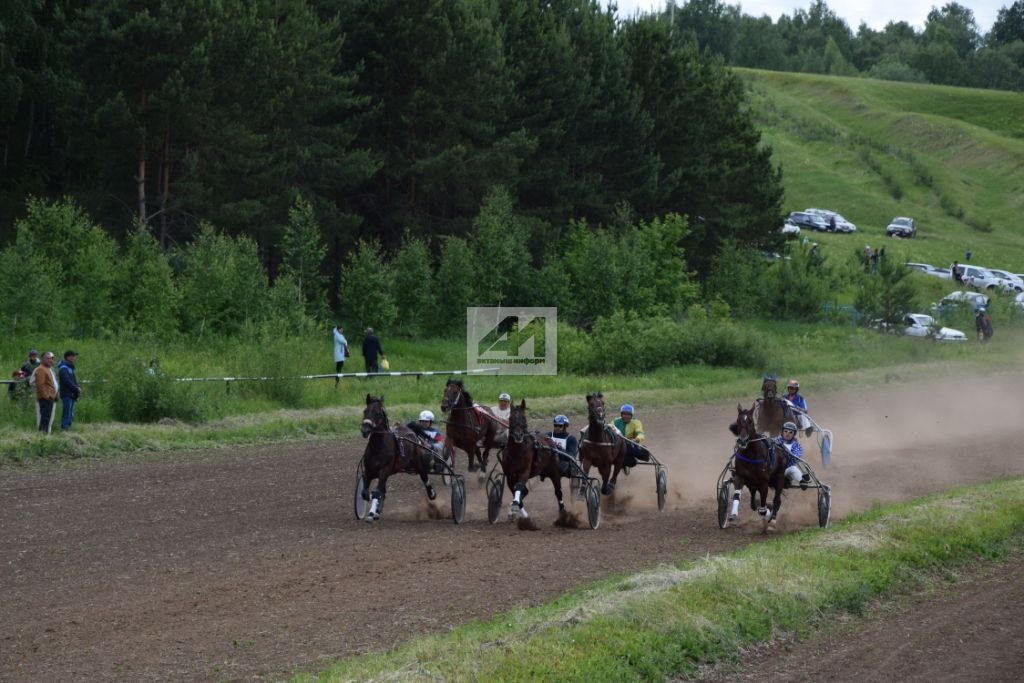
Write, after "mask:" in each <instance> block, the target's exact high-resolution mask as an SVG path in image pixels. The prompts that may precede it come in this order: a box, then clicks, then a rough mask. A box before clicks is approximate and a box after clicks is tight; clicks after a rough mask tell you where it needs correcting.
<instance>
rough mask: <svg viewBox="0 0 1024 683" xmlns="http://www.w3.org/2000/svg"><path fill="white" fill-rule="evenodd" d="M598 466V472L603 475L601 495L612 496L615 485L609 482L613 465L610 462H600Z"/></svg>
mask: <svg viewBox="0 0 1024 683" xmlns="http://www.w3.org/2000/svg"><path fill="white" fill-rule="evenodd" d="M596 464H597V471H598V472H600V473H601V494H602V495H605V496H610V495H611V494H612V491H614V490H615V485H614V484H611V483H609V481H608V479H609V478H611V474H612V465H611V463H610V462H599V463H596Z"/></svg>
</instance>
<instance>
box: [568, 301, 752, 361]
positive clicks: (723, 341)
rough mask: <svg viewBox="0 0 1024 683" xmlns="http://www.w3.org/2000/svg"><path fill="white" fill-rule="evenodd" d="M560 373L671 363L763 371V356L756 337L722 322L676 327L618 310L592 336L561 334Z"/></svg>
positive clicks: (600, 321) (599, 323) (671, 322)
mask: <svg viewBox="0 0 1024 683" xmlns="http://www.w3.org/2000/svg"><path fill="white" fill-rule="evenodd" d="M558 363H559V369H564V370H567V371H569V372H577V373H602V372H604V373H616V372H621V373H630V372H643V371H646V370H649V369H651V368H657V367H662V366H671V365H692V364H698V365H713V366H735V367H764V366H765V365H766V364H767V353H766V352H765V349H764V347H763V343H762V342H761V341H760V340H759V339H758V338H757V337H756V335H755V334H753V333H751V332H748V331H745V330H743V329H742V328H740V327H737V326H735V325H732V324H731V323H728V322H724V321H709V320H706V319H694V320H688V321H686V322H684V323H678V322H675V321H674V320H671V319H670V318H666V317H654V318H640V317H637V316H633V315H626V314H624V313H621V312H618V313H615V314H613V315H611V316H609V317H606V318H600V319H598V320H597V322H596V323H595V324H594V329H593V331H592V332H591V333H590V334H587V333H584V332H580V331H575V330H571V329H565V330H562V329H560V330H559V337H558Z"/></svg>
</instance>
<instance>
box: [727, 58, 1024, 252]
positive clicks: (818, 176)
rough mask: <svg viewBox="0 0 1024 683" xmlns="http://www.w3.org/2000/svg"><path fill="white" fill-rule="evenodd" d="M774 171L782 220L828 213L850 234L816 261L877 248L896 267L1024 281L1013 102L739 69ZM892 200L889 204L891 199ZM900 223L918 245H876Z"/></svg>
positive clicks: (1023, 153)
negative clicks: (972, 268)
mask: <svg viewBox="0 0 1024 683" xmlns="http://www.w3.org/2000/svg"><path fill="white" fill-rule="evenodd" d="M737 72H738V73H739V74H740V76H741V77H742V78H744V79H745V80H746V81H747V83H748V86H749V89H750V93H751V99H752V101H751V106H752V110H753V112H754V115H755V118H756V120H757V121H758V124H759V125H760V126H761V128H762V130H763V133H764V140H765V142H766V143H768V144H770V145H771V146H772V147H773V149H774V152H775V160H776V162H777V163H779V164H781V166H782V169H783V183H784V185H785V188H786V200H785V206H784V208H785V210H786V211H787V212H788V211H797V210H802V209H805V208H808V207H818V208H830V209H833V210H835V211H839V212H840V213H842V214H843V215H844V216H845V217H846V218H847V219H848V220H850V221H852V222H854V223H855V224H856V225H857V231H858V232H857V233H856V234H855V235H852V236H847V235H823V234H820V233H810V234H811V235H812V239H814V240H816V241H818V242H821V243H822V244H823V246H824V247H825V248H826V250H835V251H846V250H847V249H854V248H863V246H864V245H865V244H870V245H871V246H872V247H878V246H880V245H884V246H886V248H887V251H888V252H889V253H891V254H893V255H896V256H898V257H899V258H902V259H904V260H910V261H925V262H928V263H932V264H933V265H937V266H948V265H949V264H950V263H951V262H952V261H953V260H954V259H957V258H961V257H962V256H963V254H964V251H965V250H967V249H971V250H972V251H973V252H974V257H973V259H972V262H975V263H979V264H982V265H988V266H990V267H993V268H1006V269H1009V270H1011V271H1012V272H1024V221H1022V220H1021V213H1022V210H1024V98H1021V97H1020V95H1019V94H1016V93H1009V92H1000V91H992V90H974V89H969V88H951V87H944V86H933V85H918V84H909V83H894V82H888V81H877V80H871V79H859V78H839V77H832V76H817V75H812V74H795V73H780V72H770V71H757V70H750V69H738V70H737ZM897 195H898V196H897ZM895 216H911V217H913V218H914V219H915V220H916V222H917V224H918V226H919V227H918V231H919V237H918V238H917V239H914V240H906V241H903V240H897V239H892V238H887V237H885V226H886V225H887V224H888V222H889V220H890V219H892V218H893V217H895Z"/></svg>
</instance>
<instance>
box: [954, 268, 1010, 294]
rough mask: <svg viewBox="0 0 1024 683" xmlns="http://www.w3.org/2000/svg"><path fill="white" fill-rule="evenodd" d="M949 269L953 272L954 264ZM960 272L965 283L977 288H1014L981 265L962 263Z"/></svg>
mask: <svg viewBox="0 0 1024 683" xmlns="http://www.w3.org/2000/svg"><path fill="white" fill-rule="evenodd" d="M949 269H950V271H951V272H952V270H953V264H950V266H949ZM960 273H961V275H962V277H963V281H964V284H965V285H970V286H971V287H974V288H975V289H1013V286H1012V285H1011V284H1010V283H1008V282H1007V281H1006V280H1004V279H1002V278H1001V277H997V276H996V275H995V274H994V273H990V272H989V271H988V270H986V269H984V268H982V267H980V266H966V265H964V264H962V263H961V264H960Z"/></svg>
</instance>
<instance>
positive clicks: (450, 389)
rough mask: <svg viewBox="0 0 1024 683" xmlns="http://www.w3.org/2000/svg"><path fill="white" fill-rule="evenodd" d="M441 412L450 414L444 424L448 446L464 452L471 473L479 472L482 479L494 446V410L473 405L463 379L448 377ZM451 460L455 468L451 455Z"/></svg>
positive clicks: (495, 429) (495, 424)
mask: <svg viewBox="0 0 1024 683" xmlns="http://www.w3.org/2000/svg"><path fill="white" fill-rule="evenodd" d="M441 412H442V413H450V416H449V417H448V421H447V424H446V425H445V437H446V439H447V440H448V443H450V444H452V445H453V446H454V447H455V448H459V449H461V450H463V451H465V452H466V455H468V456H469V471H470V472H476V471H477V470H478V469H479V470H480V474H481V476H485V473H486V472H487V460H488V458H489V457H490V453H491V449H492V448H494V447H495V446H496V445H497V443H496V437H497V433H498V423H497V422H496V420H497V417H495V415H494V411H492V410H491V409H490V408H488V407H487V406H479V407H477V406H475V405H474V404H473V397H472V396H470V395H469V392H468V391H466V387H465V386H463V384H462V380H461V379H454V378H449V380H448V382H447V383H446V384H445V386H444V396H442V397H441ZM481 447H482V448H481ZM452 460H453V463H452V464H453V465H454V460H455V458H454V456H453V457H452Z"/></svg>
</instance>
